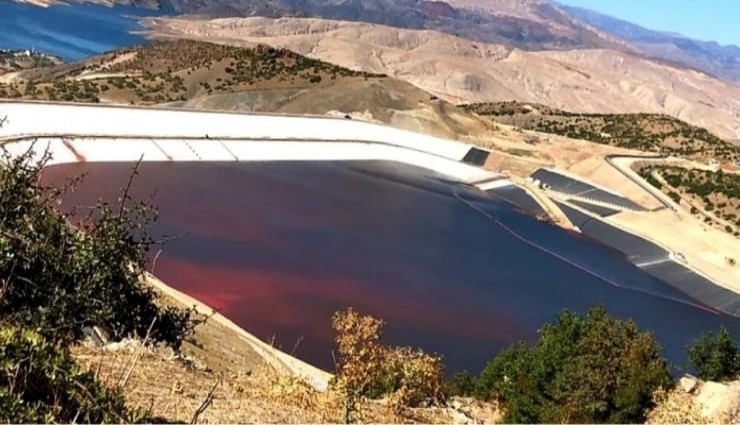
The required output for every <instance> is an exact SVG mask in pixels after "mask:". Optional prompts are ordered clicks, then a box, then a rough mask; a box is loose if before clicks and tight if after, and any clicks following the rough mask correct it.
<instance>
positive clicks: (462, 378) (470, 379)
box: [444, 370, 475, 397]
mask: <svg viewBox="0 0 740 425" xmlns="http://www.w3.org/2000/svg"><path fill="white" fill-rule="evenodd" d="M474 391H475V377H474V376H473V375H471V374H470V372H468V371H467V370H465V371H462V372H459V373H457V374H456V375H455V376H453V377H452V379H448V380H447V381H445V383H444V393H445V395H447V396H462V397H470V396H472V395H473V392H474Z"/></svg>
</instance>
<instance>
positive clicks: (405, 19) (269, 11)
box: [15, 0, 740, 81]
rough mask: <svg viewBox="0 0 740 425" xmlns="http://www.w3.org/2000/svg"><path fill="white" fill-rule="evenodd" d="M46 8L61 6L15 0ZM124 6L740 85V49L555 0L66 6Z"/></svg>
mask: <svg viewBox="0 0 740 425" xmlns="http://www.w3.org/2000/svg"><path fill="white" fill-rule="evenodd" d="M15 1H25V2H30V3H34V4H39V5H45V4H50V3H54V2H62V0H15ZM64 1H66V2H87V3H98V4H106V5H111V4H116V3H118V4H125V5H129V6H137V7H145V8H154V9H159V10H161V11H163V12H165V13H168V14H197V15H200V16H205V17H210V18H218V17H252V16H261V17H268V18H281V17H299V18H323V19H332V20H340V21H348V22H366V23H373V24H382V25H389V26H393V27H398V28H405V29H417V30H423V29H426V30H434V31H440V32H443V33H446V34H450V35H454V36H459V37H463V38H466V39H468V40H472V41H477V42H485V43H497V44H504V45H507V46H510V47H516V48H518V49H523V50H530V51H540V50H573V49H611V50H616V51H620V52H626V53H631V54H635V55H640V56H645V57H650V58H654V59H656V60H660V61H663V62H665V63H668V64H674V65H676V66H679V67H688V68H694V69H698V70H701V71H704V72H708V73H710V74H712V75H715V76H719V77H722V78H726V79H728V80H734V81H737V80H738V78H740V48H738V47H736V46H719V45H718V44H716V43H713V42H701V41H697V40H693V39H690V38H687V37H683V36H681V35H676V34H666V33H661V32H657V31H651V30H648V29H645V28H642V27H640V26H637V25H634V24H632V23H630V22H626V21H622V20H619V19H615V18H612V17H610V16H606V15H602V14H599V13H596V12H593V11H590V10H587V9H580V8H573V7H567V6H564V5H560V4H559V3H557V2H555V1H553V0H449V1H441V0H311V1H305V0H64Z"/></svg>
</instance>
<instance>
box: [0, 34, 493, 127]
mask: <svg viewBox="0 0 740 425" xmlns="http://www.w3.org/2000/svg"><path fill="white" fill-rule="evenodd" d="M0 98H6V99H32V100H51V101H65V102H89V103H115V104H128V105H159V106H168V107H185V108H195V109H218V110H231V111H259V112H274V113H296V114H315V115H326V114H333V115H345V114H349V115H351V116H352V117H357V118H361V119H364V120H370V121H377V122H383V123H386V124H390V125H394V126H397V127H400V128H405V129H409V130H415V131H421V132H425V133H430V134H433V135H437V136H441V137H448V138H461V137H466V136H475V135H481V134H484V133H486V132H487V131H489V130H490V129H491V128H492V125H491V124H490V122H488V120H485V119H481V118H479V117H476V116H475V115H473V114H470V113H467V112H465V111H463V110H461V109H459V108H457V107H455V106H454V105H452V104H450V103H448V102H445V101H442V100H438V99H436V98H435V97H434V96H432V95H430V94H428V93H427V92H425V91H423V90H421V89H419V88H417V87H414V86H412V85H411V84H409V83H406V82H404V81H401V80H397V79H394V78H391V77H388V76H385V75H382V74H376V73H368V72H361V71H354V70H351V69H348V68H344V67H340V66H337V65H333V64H330V63H327V62H324V61H320V60H315V59H310V58H307V57H305V56H302V55H299V54H297V53H294V52H292V51H290V50H286V49H279V48H272V47H267V46H263V45H257V46H254V47H248V48H246V47H230V46H223V45H218V44H211V43H206V42H197V41H189V40H173V41H161V42H156V43H151V44H147V45H142V46H135V47H131V48H126V49H122V50H118V51H115V52H110V53H106V54H103V55H100V56H96V57H93V58H90V59H87V60H84V61H80V62H75V63H68V64H61V65H55V66H45V67H39V68H33V69H26V70H21V71H16V72H6V73H5V74H3V73H1V72H0Z"/></svg>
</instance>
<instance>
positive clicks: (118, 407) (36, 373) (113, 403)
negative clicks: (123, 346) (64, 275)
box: [0, 326, 146, 423]
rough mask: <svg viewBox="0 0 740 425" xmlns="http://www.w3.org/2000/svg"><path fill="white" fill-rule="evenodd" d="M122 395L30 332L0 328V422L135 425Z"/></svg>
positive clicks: (139, 416)
mask: <svg viewBox="0 0 740 425" xmlns="http://www.w3.org/2000/svg"><path fill="white" fill-rule="evenodd" d="M145 419H146V418H145V416H144V414H143V413H142V412H139V411H130V410H128V409H127V408H126V406H125V403H124V398H123V396H122V394H121V392H120V391H118V390H111V389H108V388H106V387H105V386H103V385H102V384H101V383H99V382H98V381H97V380H96V379H95V377H93V375H91V374H90V373H89V372H87V371H85V370H83V369H81V368H80V367H79V366H78V365H77V364H76V363H75V362H74V361H73V360H72V358H71V357H70V355H69V353H68V352H67V351H66V350H65V349H63V348H59V347H57V346H54V345H52V344H50V343H49V342H47V341H46V340H45V339H44V338H43V337H42V336H41V335H39V334H38V333H36V332H32V331H21V330H19V329H18V328H16V327H13V326H2V327H0V422H4V423H49V422H56V423H59V422H68V423H69V422H82V423H101V422H115V423H121V422H137V421H143V420H145Z"/></svg>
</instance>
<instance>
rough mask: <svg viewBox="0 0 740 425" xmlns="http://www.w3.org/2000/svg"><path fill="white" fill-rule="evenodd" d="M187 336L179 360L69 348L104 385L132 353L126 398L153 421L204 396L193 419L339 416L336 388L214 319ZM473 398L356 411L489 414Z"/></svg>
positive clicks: (398, 417)
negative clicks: (292, 369)
mask: <svg viewBox="0 0 740 425" xmlns="http://www.w3.org/2000/svg"><path fill="white" fill-rule="evenodd" d="M162 301H163V303H165V304H169V303H172V300H167V299H165V300H162ZM194 340H195V341H197V344H193V343H192V342H186V343H185V345H184V347H183V350H182V351H183V354H185V360H183V359H182V358H181V357H177V356H174V354H173V352H172V351H171V350H170V349H165V348H160V347H157V348H151V347H150V348H146V349H142V348H141V345H140V343H139V342H138V341H126V343H124V344H118V349H117V350H111V349H110V348H111V346H108V349H103V348H98V347H92V346H88V345H80V346H76V347H73V348H72V353H73V355H74V356H75V358H76V359H77V360H78V361H79V362H80V363H81V364H83V365H84V366H86V367H87V368H89V369H90V370H91V371H93V372H94V373H96V374H97V375H98V376H99V377H100V379H101V380H102V381H103V382H105V383H106V384H107V385H109V386H117V385H120V384H121V382H122V381H123V380H124V379H123V377H124V376H125V375H126V370H127V369H128V368H129V365H130V364H131V362H132V359H134V358H138V360H136V362H135V364H134V367H133V368H132V372H131V374H130V377H129V378H128V380H127V381H126V384H125V386H124V393H125V395H126V399H127V402H128V403H129V405H130V406H131V407H139V408H143V409H147V410H149V411H150V412H151V414H152V416H153V417H154V418H156V419H157V420H160V421H166V422H191V421H192V420H193V417H194V415H195V413H196V411H198V409H199V408H201V407H202V405H203V404H204V401H206V400H207V399H208V398H212V401H211V403H210V404H209V405H208V406H207V407H206V408H205V410H204V411H203V413H202V414H201V415H200V416H199V417H198V418H197V423H255V422H259V423H307V422H310V423H338V422H340V421H341V417H342V415H341V403H340V396H339V394H338V393H337V392H334V391H327V392H319V391H316V390H315V389H314V388H313V387H312V386H310V385H309V384H308V383H306V382H304V381H302V380H301V379H299V378H297V377H294V376H289V375H286V374H285V373H283V372H278V371H276V370H275V369H273V368H272V367H270V366H269V365H268V363H267V362H266V361H264V360H263V359H262V358H261V357H260V356H259V355H258V354H257V353H256V352H255V351H254V349H253V348H252V347H251V345H250V343H249V342H247V341H245V340H243V339H242V338H241V337H240V336H239V335H238V334H236V333H235V332H234V331H232V330H230V329H228V328H227V327H225V326H223V325H221V324H219V323H218V322H215V321H208V322H206V323H205V324H204V325H201V326H199V327H198V328H196V332H195V335H194ZM209 394H211V395H212V397H209ZM458 404H460V403H458ZM478 404H480V403H478ZM478 404H475V406H477V407H475V406H473V405H471V404H470V403H465V406H466V408H460V409H459V410H460V411H457V410H455V409H452V408H449V407H423V408H413V409H412V408H406V409H401V410H400V411H395V412H394V410H393V408H392V406H391V405H389V404H388V403H386V402H384V401H372V400H370V401H365V402H364V403H363V406H362V411H363V420H364V421H367V422H376V423H452V422H470V421H471V419H470V413H467V414H463V413H461V411H465V412H474V413H475V412H477V413H480V414H481V416H483V417H485V418H489V417H494V416H491V415H490V412H491V411H492V408H491V407H490V406H488V405H485V406H483V407H481V406H478ZM471 406H473V407H471ZM475 409H477V410H475ZM493 410H495V409H493ZM476 422H480V421H476Z"/></svg>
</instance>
